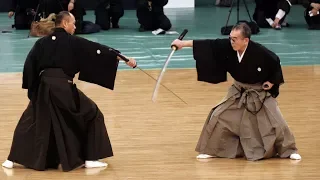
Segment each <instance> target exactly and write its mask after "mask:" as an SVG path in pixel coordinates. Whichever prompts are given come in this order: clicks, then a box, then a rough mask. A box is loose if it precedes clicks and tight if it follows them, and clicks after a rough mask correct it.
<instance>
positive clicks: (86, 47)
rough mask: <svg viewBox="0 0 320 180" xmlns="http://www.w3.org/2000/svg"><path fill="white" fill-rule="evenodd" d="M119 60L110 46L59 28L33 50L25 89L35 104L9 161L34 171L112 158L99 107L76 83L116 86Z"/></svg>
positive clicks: (19, 131) (21, 123)
mask: <svg viewBox="0 0 320 180" xmlns="http://www.w3.org/2000/svg"><path fill="white" fill-rule="evenodd" d="M117 67H118V60H117V59H116V56H115V55H114V54H111V53H110V52H109V47H107V46H104V45H101V44H98V43H95V42H91V41H88V40H85V39H83V38H80V37H76V36H72V35H69V34H67V33H66V32H65V31H64V30H63V29H56V30H55V32H54V33H53V34H52V35H50V36H47V37H44V38H41V39H39V40H38V41H37V42H36V44H35V46H34V47H33V49H32V50H31V51H30V53H29V54H28V57H27V59H26V62H25V66H24V71H23V85H22V87H23V88H25V89H28V97H29V98H30V103H29V105H28V107H27V109H26V110H25V111H24V113H23V115H22V116H21V118H20V120H19V123H18V125H17V127H16V129H15V132H14V137H13V142H12V147H11V151H10V154H9V157H8V160H10V161H13V162H16V163H19V164H22V165H24V166H26V167H28V168H32V169H35V170H45V169H47V168H57V167H58V165H59V164H61V166H62V169H63V171H70V170H72V169H75V168H77V167H79V166H81V165H82V164H84V161H86V160H98V159H102V158H106V157H110V156H113V152H112V147H111V144H110V140H109V137H108V133H107V130H106V127H105V124H104V117H103V114H102V113H101V111H100V110H99V108H98V107H97V105H96V104H95V103H94V102H93V101H92V100H91V99H89V98H88V97H87V96H86V95H85V94H84V93H82V92H81V91H80V90H78V89H77V87H76V85H75V84H74V83H73V82H72V79H73V78H74V75H75V74H76V73H78V72H80V74H79V80H83V81H86V82H91V83H95V84H98V85H100V86H103V87H106V88H109V89H113V87H114V81H115V77H116V71H117Z"/></svg>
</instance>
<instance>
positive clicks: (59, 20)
mask: <svg viewBox="0 0 320 180" xmlns="http://www.w3.org/2000/svg"><path fill="white" fill-rule="evenodd" d="M66 17H71V15H70V13H69V12H68V11H61V12H59V14H58V15H57V16H56V20H55V26H59V25H61V23H62V20H64V19H65V18H66Z"/></svg>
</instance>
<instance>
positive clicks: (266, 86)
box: [262, 81, 273, 90]
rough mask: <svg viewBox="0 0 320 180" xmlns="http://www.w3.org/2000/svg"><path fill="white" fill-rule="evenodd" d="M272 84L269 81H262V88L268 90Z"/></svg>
mask: <svg viewBox="0 0 320 180" xmlns="http://www.w3.org/2000/svg"><path fill="white" fill-rule="evenodd" d="M272 86H273V84H272V83H270V82H269V81H267V82H265V83H263V85H262V87H263V89H264V90H270V89H271V88H272Z"/></svg>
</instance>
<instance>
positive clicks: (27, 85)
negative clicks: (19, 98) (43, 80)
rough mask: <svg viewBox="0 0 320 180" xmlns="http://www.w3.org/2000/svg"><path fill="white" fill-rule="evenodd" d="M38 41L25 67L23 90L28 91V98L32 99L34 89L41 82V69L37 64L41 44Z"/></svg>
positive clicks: (29, 54)
mask: <svg viewBox="0 0 320 180" xmlns="http://www.w3.org/2000/svg"><path fill="white" fill-rule="evenodd" d="M40 40H41V39H39V40H37V41H36V43H35V45H34V46H33V47H32V49H31V50H30V51H29V53H28V55H27V58H26V61H25V63H24V67H23V73H22V88H23V89H28V97H29V99H31V96H32V94H33V90H34V88H36V87H37V85H38V83H37V82H38V81H39V78H38V77H39V73H40V72H39V68H38V67H37V62H38V59H39V55H40V53H41V43H40Z"/></svg>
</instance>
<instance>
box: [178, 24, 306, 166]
mask: <svg viewBox="0 0 320 180" xmlns="http://www.w3.org/2000/svg"><path fill="white" fill-rule="evenodd" d="M250 36H251V30H250V28H249V27H248V25H246V24H245V23H240V24H238V25H235V26H234V28H233V30H232V31H231V33H230V37H229V39H215V40H185V41H180V40H175V41H173V43H172V45H175V46H177V47H178V49H181V48H183V47H193V55H194V59H195V60H196V68H197V74H198V81H204V82H208V83H213V84H217V83H221V82H225V81H227V72H229V73H230V74H231V76H232V77H233V79H234V83H233V85H232V86H231V87H230V88H229V91H228V94H227V96H226V97H225V98H224V100H223V101H222V102H221V103H220V104H219V105H217V106H216V107H214V108H213V109H212V111H211V112H210V113H209V115H208V118H207V121H206V122H205V125H204V127H203V131H202V133H201V136H200V138H199V141H198V144H197V147H196V151H197V152H199V153H200V154H199V155H198V156H197V158H199V159H203V158H212V157H225V158H236V157H246V158H247V159H248V160H252V161H255V160H260V159H264V158H271V157H274V156H276V155H278V156H280V157H281V158H287V157H290V158H291V159H301V156H300V155H299V154H297V148H296V144H295V139H294V136H293V134H292V133H291V132H290V130H289V127H288V125H287V123H286V121H285V120H284V119H283V117H282V115H281V112H280V110H279V108H278V106H277V101H276V97H277V96H278V95H279V86H280V85H281V84H283V83H284V80H283V76H282V70H281V65H280V60H279V57H278V56H277V55H275V54H274V53H273V52H271V51H270V50H268V49H267V48H265V47H264V46H262V45H260V44H258V43H256V42H253V41H251V40H250Z"/></svg>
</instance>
